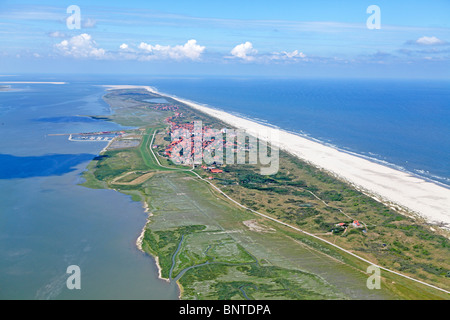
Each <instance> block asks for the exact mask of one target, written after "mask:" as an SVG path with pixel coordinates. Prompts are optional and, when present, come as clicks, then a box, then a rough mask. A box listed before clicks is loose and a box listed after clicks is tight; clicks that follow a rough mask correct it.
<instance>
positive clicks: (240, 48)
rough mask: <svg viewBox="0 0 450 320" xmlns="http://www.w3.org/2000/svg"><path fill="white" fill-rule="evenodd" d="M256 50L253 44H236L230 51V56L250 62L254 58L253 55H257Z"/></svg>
mask: <svg viewBox="0 0 450 320" xmlns="http://www.w3.org/2000/svg"><path fill="white" fill-rule="evenodd" d="M257 53H258V50H256V49H254V48H253V44H252V43H251V42H249V41H247V42H245V43H241V44H238V45H237V46H236V47H234V48H233V50H231V55H232V56H233V57H236V58H240V59H244V60H246V61H252V60H254V58H255V57H253V55H255V54H257Z"/></svg>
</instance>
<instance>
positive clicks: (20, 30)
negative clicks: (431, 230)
mask: <svg viewBox="0 0 450 320" xmlns="http://www.w3.org/2000/svg"><path fill="white" fill-rule="evenodd" d="M374 5H375V6H376V7H375V8H372V7H373V6H374ZM368 8H369V9H370V8H372V9H370V10H368ZM449 21H450V1H449V0H434V1H415V0H410V1H405V0H396V1H392V0H387V1H385V0H371V1H365V0H340V1H332V0H328V1H325V0H316V1H301V0H295V1H287V0H277V1H265V0H258V1H254V0H246V1H242V0H241V1H236V0H228V1H212V0H209V1H204V0H199V1H189V0H184V1H180V0H177V1H174V0H165V1H153V0H146V1H144V0H138V1H133V0H129V1H123V0H122V1H115V0H109V1H101V0H98V1H86V0H78V1H77V0H71V1H65V0H43V1H39V2H37V1H25V0H16V1H10V0H1V1H0V43H1V45H0V75H2V74H3V75H4V74H23V73H98V74H112V73H116V74H148V75H187V76H190V75H210V76H235V75H239V76H271V77H333V78H335V77H362V78H383V77H386V78H393V77H394V78H436V79H438V78H439V79H440V78H446V79H448V78H450V72H449V71H450V22H449Z"/></svg>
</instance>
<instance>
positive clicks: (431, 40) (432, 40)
mask: <svg viewBox="0 0 450 320" xmlns="http://www.w3.org/2000/svg"><path fill="white" fill-rule="evenodd" d="M416 43H417V44H421V45H425V46H433V45H438V44H445V43H446V42H445V41H442V40H441V39H439V38H436V37H434V36H433V37H422V38H419V39H417V40H416Z"/></svg>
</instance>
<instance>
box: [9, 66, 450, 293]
mask: <svg viewBox="0 0 450 320" xmlns="http://www.w3.org/2000/svg"><path fill="white" fill-rule="evenodd" d="M1 81H46V82H53V81H64V82H66V84H25V83H22V84H11V87H12V89H14V90H12V91H6V92H5V91H3V92H2V91H0V299H43V300H44V299H177V298H178V295H179V291H178V288H177V286H176V285H175V284H173V283H168V282H166V281H163V280H161V279H159V278H158V270H157V267H156V264H155V261H154V259H153V258H152V257H150V256H148V255H146V254H144V253H142V252H141V251H139V250H138V249H137V247H136V239H137V237H138V236H139V234H140V233H141V230H142V228H143V226H144V225H145V222H146V218H147V216H146V214H145V213H144V211H143V209H142V204H141V203H138V202H133V201H132V199H131V198H130V197H129V196H127V195H124V194H121V193H118V192H116V191H114V190H94V189H88V188H85V187H83V186H80V185H79V184H80V183H81V182H82V181H83V179H82V177H81V174H82V172H83V171H84V170H85V169H86V166H87V165H88V163H89V161H91V160H92V159H93V158H94V157H95V156H96V155H98V154H99V152H100V151H101V150H102V149H103V148H104V147H105V146H106V142H86V141H80V142H74V141H69V140H68V136H65V135H57V136H53V135H51V134H67V133H79V132H94V131H110V130H120V129H125V128H126V127H122V126H120V125H118V124H115V123H112V122H107V121H102V120H93V119H92V118H89V117H83V116H85V115H109V114H111V112H112V111H111V110H110V108H109V106H108V105H107V104H106V103H105V102H104V101H103V100H102V96H103V95H104V94H105V89H104V88H102V87H100V86H99V85H105V84H132V85H148V86H152V87H154V88H156V89H158V90H159V91H161V92H164V93H167V94H171V95H175V96H178V97H181V98H185V99H187V100H191V101H195V102H197V103H200V104H205V105H208V106H210V107H213V108H218V109H221V110H224V111H227V112H230V113H233V114H237V115H240V116H243V117H247V118H251V119H254V120H256V121H258V122H261V123H265V124H268V125H271V126H275V127H278V128H280V129H283V130H287V131H290V132H293V133H296V134H299V135H302V136H305V137H308V138H310V139H313V140H316V141H320V142H322V143H324V144H327V145H330V146H333V147H335V148H338V149H340V150H342V151H345V152H349V153H353V154H356V155H358V156H360V157H364V158H367V159H369V160H371V161H374V162H379V163H382V164H385V165H387V166H391V167H394V168H396V169H398V170H402V171H407V172H409V173H411V174H414V175H418V176H420V177H422V178H424V179H428V180H430V181H434V182H435V183H438V184H441V185H443V186H445V187H448V188H450V152H449V150H450V82H449V81H442V80H440V81H432V80H392V79H390V80H381V79H380V80H361V79H351V80H349V79H346V80H342V79H340V80H337V79H328V80H324V79H282V78H276V79H274V78H272V79H269V78H242V77H240V78H211V77H208V78H206V77H146V76H124V75H120V76H113V75H108V76H105V75H103V76H98V75H89V76H87V75H18V76H11V77H2V78H1ZM71 265H76V266H79V268H80V271H81V277H80V279H81V282H80V283H81V288H82V289H81V290H77V289H69V288H68V286H67V280H68V278H69V276H70V275H71V274H70V273H68V272H67V268H68V267H69V266H71Z"/></svg>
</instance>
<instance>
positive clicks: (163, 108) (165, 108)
mask: <svg viewBox="0 0 450 320" xmlns="http://www.w3.org/2000/svg"><path fill="white" fill-rule="evenodd" d="M151 107H152V108H153V109H155V110H161V111H177V110H178V106H176V105H173V104H167V103H157V104H152V106H151Z"/></svg>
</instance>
